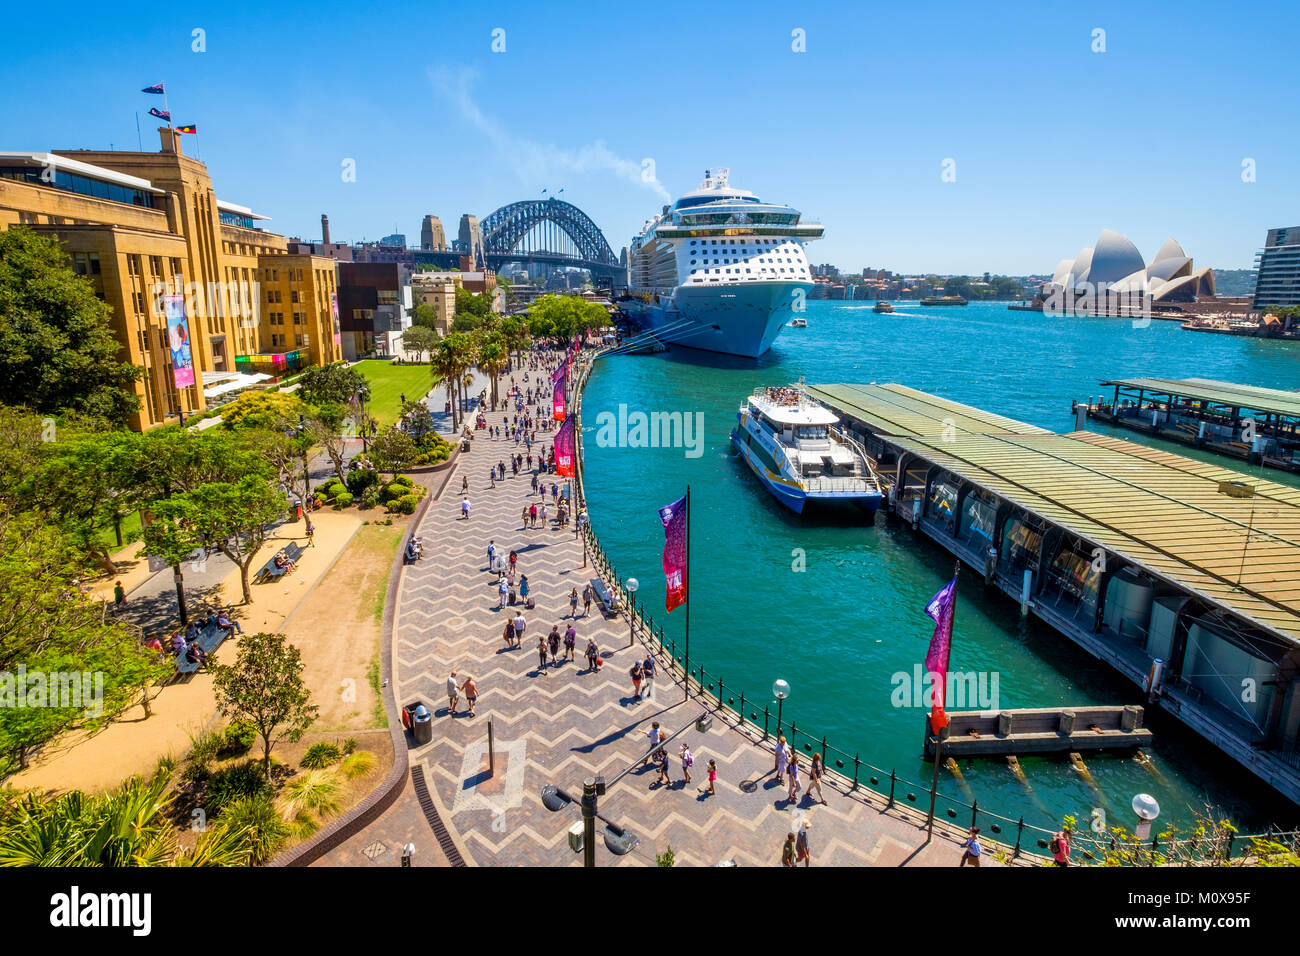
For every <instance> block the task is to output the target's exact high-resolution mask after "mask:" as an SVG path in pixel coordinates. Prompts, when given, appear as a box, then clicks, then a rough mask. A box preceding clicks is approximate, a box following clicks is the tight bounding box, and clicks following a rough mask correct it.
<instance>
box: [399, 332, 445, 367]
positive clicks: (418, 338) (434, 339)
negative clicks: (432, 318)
mask: <svg viewBox="0 0 1300 956" xmlns="http://www.w3.org/2000/svg"><path fill="white" fill-rule="evenodd" d="M437 344H438V333H437V332H435V331H434V330H433V329H430V328H428V327H426V326H423V325H413V326H411V327H410V328H409V329H407V330H406V331H405V332H403V333H402V348H404V349H406V351H408V352H414V353H415V360H416V361H417V362H423V361H424V353H426V352H430V351H432V350H433V347H434V346H435V345H437Z"/></svg>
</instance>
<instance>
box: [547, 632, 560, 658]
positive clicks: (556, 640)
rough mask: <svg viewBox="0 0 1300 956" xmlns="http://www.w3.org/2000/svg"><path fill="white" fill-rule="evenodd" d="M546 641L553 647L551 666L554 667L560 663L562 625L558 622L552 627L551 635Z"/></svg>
mask: <svg viewBox="0 0 1300 956" xmlns="http://www.w3.org/2000/svg"><path fill="white" fill-rule="evenodd" d="M546 643H547V644H548V645H549V646H550V649H551V666H552V667H554V666H555V665H556V664H557V663H559V661H558V658H559V656H560V625H558V624H556V625H555V626H554V627H552V628H551V633H550V635H549V636H548V637H547V638H546Z"/></svg>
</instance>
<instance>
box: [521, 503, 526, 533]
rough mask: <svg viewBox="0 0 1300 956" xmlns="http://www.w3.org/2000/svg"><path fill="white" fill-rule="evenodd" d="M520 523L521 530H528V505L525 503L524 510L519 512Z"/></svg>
mask: <svg viewBox="0 0 1300 956" xmlns="http://www.w3.org/2000/svg"><path fill="white" fill-rule="evenodd" d="M519 525H520V530H521V531H527V530H528V505H524V510H523V511H521V512H520V513H519Z"/></svg>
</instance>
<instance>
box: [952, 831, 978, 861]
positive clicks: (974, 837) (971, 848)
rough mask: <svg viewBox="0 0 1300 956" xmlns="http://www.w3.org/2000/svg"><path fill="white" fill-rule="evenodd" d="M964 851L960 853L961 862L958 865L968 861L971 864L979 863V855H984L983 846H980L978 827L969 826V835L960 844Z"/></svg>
mask: <svg viewBox="0 0 1300 956" xmlns="http://www.w3.org/2000/svg"><path fill="white" fill-rule="evenodd" d="M962 846H963V847H965V852H964V853H962V855H961V862H960V863H958V864H957V865H958V866H965V865H966V864H967V863H969V864H970V865H971V866H975V867H978V866H979V865H980V857H981V856H983V855H984V848H983V847H982V846H980V828H979V827H971V828H970V835H969V836H968V837H966V842H965V843H963V844H962Z"/></svg>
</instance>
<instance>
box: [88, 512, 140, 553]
mask: <svg viewBox="0 0 1300 956" xmlns="http://www.w3.org/2000/svg"><path fill="white" fill-rule="evenodd" d="M139 531H140V512H138V511H133V512H131V513H130V514H129V515H127V516H126V517H125V518H123V519H122V540H123V541H128V540H130V538H129V536H130V535H132V534H135V535H138V534H139ZM95 540H97V541H99V542H100V543H102V544H103V545H105V546H106V547H107V548H108V550H109V552H110V553H116V552H117V550H118V547H117V535H116V534H115V533H114V532H113V526H112V525H107V526H105V527H103V528H100V529H99V532H98V533H97V534H96V535H95Z"/></svg>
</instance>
